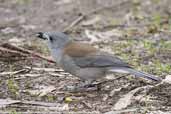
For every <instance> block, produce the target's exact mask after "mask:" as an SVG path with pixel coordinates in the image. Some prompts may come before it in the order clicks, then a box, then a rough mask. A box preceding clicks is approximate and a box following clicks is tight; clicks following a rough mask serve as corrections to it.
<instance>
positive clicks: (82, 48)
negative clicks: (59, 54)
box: [64, 42, 97, 57]
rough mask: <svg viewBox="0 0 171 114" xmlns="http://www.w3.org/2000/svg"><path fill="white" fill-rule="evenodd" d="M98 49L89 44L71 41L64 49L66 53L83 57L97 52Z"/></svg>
mask: <svg viewBox="0 0 171 114" xmlns="http://www.w3.org/2000/svg"><path fill="white" fill-rule="evenodd" d="M96 52H97V49H96V48H95V47H93V46H91V45H89V44H85V43H77V42H70V43H69V44H68V45H67V46H66V47H65V49H64V54H67V55H69V56H72V57H81V56H86V55H89V54H93V53H96Z"/></svg>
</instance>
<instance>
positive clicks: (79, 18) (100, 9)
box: [63, 0, 129, 33]
mask: <svg viewBox="0 0 171 114" xmlns="http://www.w3.org/2000/svg"><path fill="white" fill-rule="evenodd" d="M126 3H129V0H125V1H123V2H121V3H119V4H112V5H110V6H104V7H100V8H97V9H95V10H92V11H90V12H88V13H86V14H82V15H81V16H79V17H78V18H77V19H75V20H74V21H73V22H72V23H71V24H70V25H69V26H68V27H66V28H64V30H63V32H65V33H66V32H69V31H70V29H71V28H73V27H74V26H76V25H77V24H79V23H80V22H81V21H82V20H83V19H85V18H86V17H87V16H89V15H91V14H93V13H96V12H99V11H102V10H104V9H109V8H116V7H117V6H119V7H120V6H121V5H124V4H126Z"/></svg>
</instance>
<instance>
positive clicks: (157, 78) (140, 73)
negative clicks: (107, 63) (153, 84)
mask: <svg viewBox="0 0 171 114" xmlns="http://www.w3.org/2000/svg"><path fill="white" fill-rule="evenodd" d="M120 69H121V70H122V71H125V72H127V73H130V74H134V75H135V76H136V77H142V78H146V79H150V80H153V81H158V82H160V81H162V79H161V78H159V77H156V76H154V75H152V74H148V73H145V72H141V71H137V70H134V69H132V68H120ZM110 71H111V72H117V71H119V70H118V68H117V69H115V68H113V69H111V70H110ZM120 73H122V72H120Z"/></svg>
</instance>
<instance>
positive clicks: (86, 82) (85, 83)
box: [81, 80, 96, 88]
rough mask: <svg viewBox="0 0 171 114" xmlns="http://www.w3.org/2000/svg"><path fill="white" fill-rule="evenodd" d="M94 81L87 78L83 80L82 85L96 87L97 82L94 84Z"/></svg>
mask: <svg viewBox="0 0 171 114" xmlns="http://www.w3.org/2000/svg"><path fill="white" fill-rule="evenodd" d="M92 82H93V80H86V81H84V82H83V84H82V85H81V86H82V87H84V88H91V87H96V84H93V83H92Z"/></svg>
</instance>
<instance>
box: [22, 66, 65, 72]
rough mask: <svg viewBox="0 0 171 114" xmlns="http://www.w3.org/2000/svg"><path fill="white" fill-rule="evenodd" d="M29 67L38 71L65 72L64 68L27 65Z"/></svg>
mask: <svg viewBox="0 0 171 114" xmlns="http://www.w3.org/2000/svg"><path fill="white" fill-rule="evenodd" d="M25 68H27V69H32V70H36V71H45V72H64V70H62V69H55V68H38V67H25Z"/></svg>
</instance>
